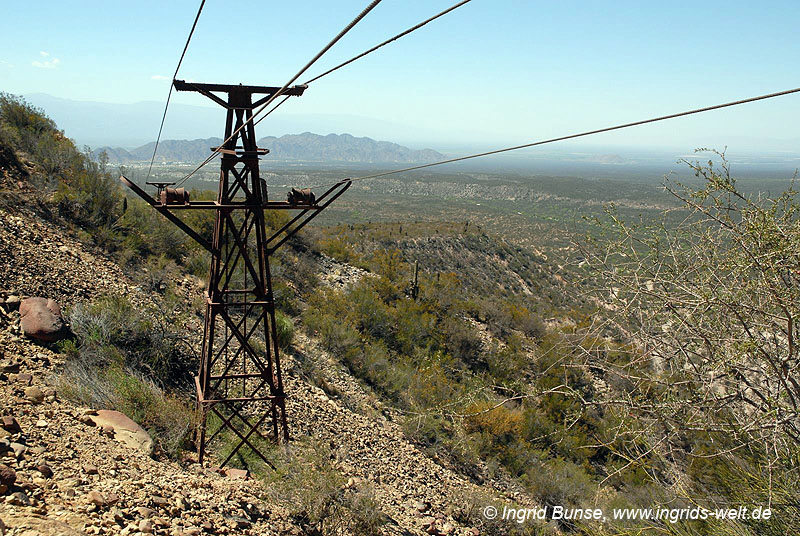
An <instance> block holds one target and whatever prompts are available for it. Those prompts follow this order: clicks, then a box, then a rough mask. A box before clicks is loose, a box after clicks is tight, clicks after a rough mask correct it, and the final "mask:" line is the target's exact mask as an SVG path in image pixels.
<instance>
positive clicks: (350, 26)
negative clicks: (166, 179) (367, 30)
mask: <svg viewBox="0 0 800 536" xmlns="http://www.w3.org/2000/svg"><path fill="white" fill-rule="evenodd" d="M381 1H382V0H372V2H370V4H369V5H368V6H367V7H365V8H364V10H363V11H362V12H361V13H359V14H358V16H357V17H356V18H354V19H353V20H352V21H350V23H349V24H348V25H347V26H345V27H344V28H343V29H342V31H341V32H339V34H338V35H337V36H336V37H334V38H333V39H331V41H330V42H329V43H328V44H327V45H325V47H323V48H322V50H320V51H319V52H318V53H317V54H316V55H315V56H314V57H313V58H311V60H310V61H309V62H308V63H306V65H305V66H304V67H303V68H302V69H300V70H299V71H298V72H297V74H295V75H294V76H293V77H292V78H291V79H290V80H289V81H288V82H286V83H285V84H284V85H283V87H282V88H280V89H279V90H278V91H277V92H275V93H273V94H272V96H271V97H270V98H269V99H267V101H266V102H265V103H264V104H262V105H261V106H260V107H259V108H258V109H257V110H256V111H255V112H254V113H253V115H252V116H250V117H248V118H247V120H246V121H244V123H242V125H241V126H239V128H237V129H236V130H234V131H233V133H232V134H231V135H230V136H228V138H227V139H226V140H224V141H223V142H222V143H220V144H219V146H218V147H217V148H216V149H214V151H213V152H212V153H211V155H210V156H209V157H208V158H206V159H205V161H203V163H202V164H200V165H199V166H197V167H196V168H195V169H194V170H193V171H192V172H191V173H189V174H188V175H186V176H185V177H184V178H182V179H181V180H180V181H178V185H180V184H183V183H184V182H186V181H187V180H189V178H190V177H191V176H192V175H194V174H195V173H197V172H198V171H200V169H202V168H203V167H204V166H205V165H206V164H208V163H209V162H211V160H213V159H214V157H215V156H216V155H217V153H219V152H220V150H221V149H222V148H223V147H224V146H225V144H226V143H228V142H229V141H231V140H232V139H234V137H236V136H237V135H238V134H239V132H241V131H242V129H244V128H245V127H246V126H247V124H248V123H250V122H251V121H253V120H254V119H255V118H256V117H257V116H258V115H260V114H261V112H263V111H264V110H265V109H266V108H267V107H268V106H269V105H270V104H272V101H274V100H275V99H277V98H278V97H280V96H281V95H283V92H284V91H286V90H287V89H288V88H289V86H290V85H292V84H293V83H294V82H295V81H296V80H297V79H298V78H300V77H301V76H303V73H305V72H306V71H307V70H308V69H309V68H310V67H311V66H312V65H314V64H315V63H316V62H317V60H319V59H320V58H321V57H322V56H323V54H325V53H326V52H328V50H330V48H331V47H332V46H333V45H335V44H336V43H337V42H338V41H339V40H340V39H341V38H342V37H344V36H345V34H347V33H348V32H349V31H350V30H352V29H353V27H354V26H355V25H356V24H358V23H359V22H360V21H361V19H363V18H364V17H366V16H367V14H368V13H369V12H370V11H372V10H373V9H374V8H375V6H377V5H378V4H380V3H381ZM276 108H277V106H276ZM253 124H254V125H255V123H253Z"/></svg>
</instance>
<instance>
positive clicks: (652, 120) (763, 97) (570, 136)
mask: <svg viewBox="0 0 800 536" xmlns="http://www.w3.org/2000/svg"><path fill="white" fill-rule="evenodd" d="M792 93H800V87H799V88H795V89H787V90H786V91H779V92H777V93H768V94H766V95H759V96H758V97H750V98H748V99H742V100H737V101H732V102H726V103H724V104H715V105H714V106H706V107H705V108H697V109H694V110H688V111H686V112H679V113H675V114H670V115H662V116H660V117H653V118H650V119H643V120H641V121H634V122H632V123H623V124H621V125H615V126H612V127H605V128H599V129H596V130H589V131H586V132H580V133H577V134H568V135H566V136H560V137H558V138H550V139H546V140H541V141H535V142H532V143H525V144H523V145H515V146H513V147H505V148H503V149H495V150H492V151H486V152H483V153H476V154H471V155H468V156H459V157H457V158H450V159H448V160H441V161H439V162H431V163H429V164H421V165H418V166H411V167H407V168H403V169H395V170H392V171H384V172H381V173H375V174H372V175H365V176H363V177H356V178H350V179H345V180H344V181H337V182H332V183H326V184H320V185H317V186H313V187H312V188H322V187H324V186H331V185H334V184H338V182H348V181H349V182H355V181H363V180H366V179H375V178H378V177H385V176H387V175H395V174H397V173H405V172H407V171H415V170H417V169H425V168H429V167H433V166H441V165H442V164H452V163H453V162H461V161H462V160H470V159H472V158H479V157H481V156H489V155H493V154H500V153H506V152H509V151H516V150H519V149H525V148H528V147H535V146H537V145H545V144H548V143H555V142H557V141H565V140H571V139H575V138H581V137H584V136H592V135H594V134H600V133H603V132H611V131H612V130H621V129H623V128H630V127H635V126H639V125H646V124H648V123H656V122H658V121H666V120H667V119H675V118H677V117H684V116H687V115H694V114H699V113H703V112H710V111H712V110H719V109H721V108H728V107H730V106H738V105H740V104H747V103H750V102H756V101H761V100H766V99H772V98H775V97H783V96H785V95H791V94H792Z"/></svg>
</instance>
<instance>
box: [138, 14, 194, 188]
mask: <svg viewBox="0 0 800 536" xmlns="http://www.w3.org/2000/svg"><path fill="white" fill-rule="evenodd" d="M204 5H206V0H201V2H200V7H199V8H198V9H197V15H195V17H194V22H193V23H192V29H191V30H190V31H189V37H187V38H186V44H185V45H184V46H183V52H181V58H180V59H179V60H178V66H177V67H175V74H173V75H172V81H171V82H170V83H169V92H168V93H167V103H166V104H165V105H164V114H163V115H162V116H161V126H160V127H158V137H156V145H155V147H153V157H152V158H151V159H150V167H149V168H147V179H149V178H150V172H151V171H153V162H155V161H156V151H158V144H159V142H160V141H161V131H163V130H164V120H166V118H167V110H168V109H169V100H170V98H171V97H172V89H173V86H172V82H174V81H175V79H176V78H177V77H178V71H179V70H180V68H181V63H183V58H184V57H185V56H186V51H187V50H188V49H189V42H190V41H191V40H192V35H194V29H195V28H197V21H198V20H200V13H202V12H203V6H204ZM147 179H145V181H147Z"/></svg>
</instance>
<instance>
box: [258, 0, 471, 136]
mask: <svg viewBox="0 0 800 536" xmlns="http://www.w3.org/2000/svg"><path fill="white" fill-rule="evenodd" d="M471 1H472V0H462V1H461V2H458V3H457V4H455V5H452V6H450V7H449V8H447V9H445V10H444V11H441V12H439V13H437V14H436V15H434V16H432V17H429V18H427V19H425V20H424V21H422V22H420V23H419V24H415V25H414V26H412V27H411V28H409V29H407V30H405V31H402V32H400V33H399V34H397V35H395V36H394V37H391V38H389V39H387V40H386V41H383V42H382V43H379V44H377V45H375V46H374V47H372V48H370V49H368V50H365V51H364V52H362V53H361V54H359V55H357V56H353V57H352V58H350V59H349V60H347V61H345V62H343V63H340V64H339V65H337V66H336V67H333V68H331V69H328V70H327V71H325V72H324V73H322V74H319V75H317V76H315V77H314V78H312V79H310V80H308V81H307V82H305V83H304V84H303V85H305V86H308V85H311V83H312V82H316V81H317V80H319V79H320V78H322V77H323V76H328V75H329V74H331V73H332V72H334V71H338V70H339V69H341V68H342V67H345V66H347V65H350V64H351V63H353V62H354V61H356V60H360V59H361V58H363V57H364V56H366V55H368V54H371V53H373V52H375V51H376V50H378V49H379V48H381V47H384V46H386V45H388V44H389V43H392V42H394V41H397V40H398V39H400V38H401V37H405V36H407V35H408V34H410V33H412V32H414V31H416V30H419V29H420V28H422V27H423V26H425V25H426V24H428V23H429V22H433V21H435V20H436V19H438V18H439V17H443V16H445V15H447V14H448V13H450V12H451V11H454V10H456V9H458V8H459V7H461V6H463V5H464V4H468V3H469V2H471ZM287 100H289V99H288V97H286V98H284V99H283V100H282V101H280V102H279V103H278V104H276V105H275V106H274V107H273V108H272V109H271V110H270V111H268V112H267V113H265V114H264V115H263V116H261V117H259V119H258V121H256V122H255V123H253V125H257V124H259V123H260V122H261V121H263V120H264V118H265V117H267V116H268V115H269V114H271V113H272V112H274V111H275V110H277V109H278V108H279V107H280V106H281V105H282V104H283V103H284V102H286V101H287Z"/></svg>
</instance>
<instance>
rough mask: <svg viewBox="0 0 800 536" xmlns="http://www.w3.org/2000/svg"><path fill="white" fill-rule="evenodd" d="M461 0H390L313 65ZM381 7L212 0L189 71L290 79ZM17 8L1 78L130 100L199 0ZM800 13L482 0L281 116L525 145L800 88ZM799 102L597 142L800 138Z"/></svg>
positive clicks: (40, 89)
mask: <svg viewBox="0 0 800 536" xmlns="http://www.w3.org/2000/svg"><path fill="white" fill-rule="evenodd" d="M454 1H455V0H444V1H442V0H427V1H420V0H410V1H400V0H384V2H383V3H382V4H380V5H379V6H378V7H377V8H375V10H373V12H372V13H370V14H369V15H368V16H367V17H366V18H365V19H364V20H363V21H362V23H361V24H359V25H358V26H357V27H356V28H355V29H354V30H353V31H352V32H351V33H350V34H348V35H347V36H346V37H345V38H344V39H343V40H342V41H341V42H340V43H339V44H338V45H337V46H336V47H335V48H334V49H332V50H331V51H330V52H329V54H328V55H326V56H324V57H323V58H322V60H320V62H319V63H318V64H317V65H316V66H315V67H313V68H312V69H311V70H310V71H309V73H308V75H307V76H304V77H302V79H303V80H305V79H307V78H310V76H312V75H314V74H317V73H318V72H321V71H322V70H324V69H325V68H326V67H328V66H332V65H334V64H336V63H337V62H339V61H342V60H344V59H347V58H349V57H350V56H353V55H355V54H356V53H358V52H360V51H362V50H363V49H366V48H368V47H369V46H371V45H373V44H375V43H377V42H379V41H381V40H383V39H385V38H386V37H388V36H390V35H392V34H394V33H397V32H399V31H401V30H403V29H405V28H406V27H408V26H411V25H412V24H414V23H416V22H418V21H420V20H422V19H424V18H427V17H428V16H430V15H432V14H434V13H436V12H438V11H440V10H442V9H444V8H445V7H448V6H449V5H451V4H452V3H453V2H454ZM367 3H368V2H367V0H358V1H356V0H336V1H331V0H328V1H317V0H308V1H296V2H264V1H252V2H247V1H243V2H238V3H236V4H231V3H229V2H223V1H221V0H207V2H206V7H205V9H204V12H203V15H202V17H201V19H200V23H199V25H198V28H197V31H196V33H195V36H194V38H193V40H192V43H191V45H190V47H189V51H188V53H187V56H186V60H185V61H184V64H183V67H182V68H181V72H180V74H179V78H188V79H193V80H196V81H202V82H224V83H238V82H242V83H246V84H266V85H278V86H279V85H282V84H283V83H284V82H286V81H287V80H288V79H289V78H290V77H291V76H292V75H293V74H294V73H295V72H296V71H297V70H298V69H299V67H300V66H302V65H303V64H305V62H306V61H308V60H309V59H310V58H311V57H312V56H313V55H314V54H315V53H316V52H317V51H318V50H319V49H320V48H321V47H322V46H323V45H324V44H325V43H327V42H328V40H329V39H330V38H331V37H332V36H334V35H335V34H336V33H337V32H338V31H339V30H340V29H341V28H342V27H343V26H344V25H345V24H346V23H347V22H349V21H350V20H351V19H352V18H353V16H355V14H357V13H358V12H360V10H361V9H363V7H364V6H365V5H366V4H367ZM6 4H7V5H4V6H3V16H2V18H1V19H0V90H3V91H7V92H10V93H14V94H30V93H49V94H51V95H54V96H57V97H63V98H68V99H75V100H85V101H101V102H117V103H133V102H138V101H163V100H164V99H165V97H166V93H167V89H168V83H169V82H168V79H169V78H170V77H171V75H172V72H173V71H174V69H175V64H176V62H177V59H178V56H179V54H180V51H181V48H182V46H183V43H184V41H185V38H186V35H187V33H188V30H189V27H190V26H191V22H192V20H193V17H194V14H195V12H196V9H197V6H198V4H199V1H195V0H192V1H185V0H169V1H164V0H161V1H158V2H151V1H134V2H130V1H129V2H117V1H113V0H108V1H102V2H101V1H90V0H82V1H81V0H79V1H75V2H63V1H49V0H44V1H35V2H11V3H6ZM248 6H249V7H248ZM231 15H239V16H238V17H233V18H231ZM798 20H800V2H797V1H791V2H788V1H787V2H738V1H732V0H729V1H726V2H716V1H706V2H658V3H656V2H620V1H616V2H608V1H606V2H527V1H515V0H473V1H472V2H471V3H469V4H467V5H465V6H464V7H462V8H460V9H458V10H456V11H455V12H453V13H451V14H450V15H447V16H446V17H445V18H443V19H440V20H438V21H435V22H434V23H432V24H431V25H429V26H427V27H425V28H424V29H422V30H420V31H418V32H416V33H414V34H412V35H410V36H408V37H406V38H404V39H402V40H400V41H398V42H396V43H394V44H392V45H389V46H388V47H386V48H384V49H383V50H381V51H379V52H376V53H375V54H373V55H372V56H370V57H368V58H365V59H363V60H360V61H359V62H357V63H355V64H353V65H351V66H349V67H347V68H345V69H343V70H342V71H339V72H338V73H335V74H333V75H331V76H329V77H327V78H324V79H322V80H320V81H319V82H316V83H315V84H314V85H312V87H311V88H310V89H309V91H308V92H307V93H306V95H305V96H303V97H302V98H299V99H294V101H293V102H291V103H287V105H285V106H284V108H282V112H283V113H284V114H285V117H288V118H290V117H291V114H295V113H296V114H343V115H358V116H364V117H369V118H374V119H380V120H383V121H386V122H388V123H387V124H394V125H397V127H398V132H399V131H401V130H402V132H404V134H403V136H402V137H403V138H408V136H409V134H408V133H409V132H416V131H418V132H419V137H420V139H421V140H425V141H426V142H429V143H431V144H435V143H437V142H438V143H440V144H464V145H472V146H475V147H483V146H485V147H486V148H494V147H497V146H500V145H503V144H515V143H524V142H526V141H532V140H537V139H541V138H546V137H550V136H556V135H562V134H568V133H571V132H576V131H580V130H584V129H591V128H597V127H602V126H607V125H610V124H615V123H619V122H627V121H632V120H637V119H642V118H645V117H650V116H655V115H661V114H666V113H672V112H677V111H681V110H683V109H688V108H694V107H699V106H706V105H710V104H715V103H719V102H724V101H729V100H736V99H739V98H744V97H748V96H752V95H756V94H761V93H769V92H773V91H778V90H782V89H788V88H794V87H798V86H800V77H798V76H797V75H796V71H797V65H800V40H798V39H796V31H797V21H798ZM161 78H166V79H161ZM174 102H176V103H185V104H195V105H203V106H205V105H206V102H204V100H203V99H202V98H201V97H199V96H194V95H178V96H177V97H176V98H175V100H174ZM798 112H800V95H795V96H789V97H783V98H780V99H776V100H774V101H772V102H764V103H757V104H751V105H747V106H745V107H741V108H734V109H731V110H726V111H720V112H712V113H710V114H706V115H703V116H699V117H694V118H689V119H679V120H675V121H672V122H667V123H663V124H660V125H653V126H647V127H641V128H638V129H635V130H630V131H627V132H620V133H615V134H605V135H601V136H597V137H596V138H593V139H592V140H591V141H589V140H587V141H586V142H584V143H596V144H598V145H604V146H608V145H610V146H642V147H659V146H661V147H669V148H675V149H679V150H691V149H692V148H694V147H697V146H717V147H721V146H723V145H728V146H729V150H734V151H736V150H740V151H751V150H752V151H767V150H775V151H795V152H798V151H796V149H797V148H798V146H799V145H800V134H798V133H797V131H796V128H795V125H796V124H797V119H798V118H799V117H800V114H798ZM167 120H168V121H169V118H168V119H167ZM268 121H269V119H268V120H266V121H265V122H264V123H262V125H266V123H267V122H268ZM389 130H391V129H389ZM262 132H263V129H262ZM266 133H267V132H265V134H266ZM210 134H211V133H198V137H202V136H206V135H210ZM353 134H356V135H358V134H359V133H358V132H353ZM386 136H387V137H389V136H391V132H387V133H386ZM153 137H155V132H154V134H153ZM390 139H391V138H390Z"/></svg>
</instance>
